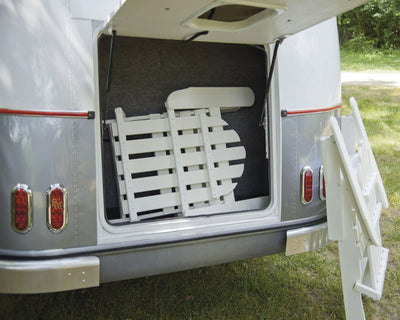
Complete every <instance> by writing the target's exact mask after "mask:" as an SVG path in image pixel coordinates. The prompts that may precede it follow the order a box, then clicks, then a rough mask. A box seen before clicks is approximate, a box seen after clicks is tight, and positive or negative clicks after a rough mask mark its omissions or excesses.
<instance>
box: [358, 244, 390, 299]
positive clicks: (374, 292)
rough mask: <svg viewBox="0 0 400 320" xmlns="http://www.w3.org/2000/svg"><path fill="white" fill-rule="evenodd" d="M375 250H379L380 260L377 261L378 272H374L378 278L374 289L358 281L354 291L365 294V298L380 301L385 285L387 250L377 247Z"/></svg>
mask: <svg viewBox="0 0 400 320" xmlns="http://www.w3.org/2000/svg"><path fill="white" fill-rule="evenodd" d="M377 249H378V250H380V259H379V265H378V270H377V271H376V274H377V275H378V277H377V279H376V282H375V284H374V287H373V288H371V287H370V286H367V285H365V284H363V283H361V282H359V281H357V282H356V283H355V285H354V289H355V290H357V291H358V292H360V293H362V294H365V295H366V296H368V297H370V298H372V299H374V300H380V299H381V298H382V292H383V285H384V283H385V273H386V267H387V262H388V257H389V249H386V248H383V247H377Z"/></svg>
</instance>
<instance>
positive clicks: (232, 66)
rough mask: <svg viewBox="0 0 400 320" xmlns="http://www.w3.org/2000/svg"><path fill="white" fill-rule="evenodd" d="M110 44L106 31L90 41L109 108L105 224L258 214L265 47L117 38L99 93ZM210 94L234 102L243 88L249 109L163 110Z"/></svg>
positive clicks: (262, 198) (262, 194)
mask: <svg viewBox="0 0 400 320" xmlns="http://www.w3.org/2000/svg"><path fill="white" fill-rule="evenodd" d="M110 42H111V37H110V36H105V35H103V36H101V37H100V38H99V40H98V58H99V60H98V61H99V88H100V106H101V108H102V110H104V108H105V105H106V104H108V108H107V110H108V111H107V115H106V123H107V126H106V128H107V129H106V130H105V132H104V136H103V142H102V150H103V153H102V157H103V179H104V202H105V212H106V219H107V221H108V222H109V223H111V224H117V225H119V224H123V225H125V224H129V223H138V222H140V221H154V220H160V219H176V218H180V217H190V216H199V215H215V214H224V213H228V212H242V211H249V210H260V209H264V208H266V207H267V206H268V205H269V203H270V179H269V176H270V174H269V170H270V167H269V160H268V159H267V156H266V154H267V153H268V151H269V150H266V146H267V145H268V144H267V143H266V133H265V129H264V127H263V126H262V125H260V122H261V117H262V114H263V109H264V106H265V104H266V81H267V80H266V74H267V72H266V63H267V57H266V53H265V51H264V48H263V47H262V46H252V45H243V44H224V43H206V42H189V43H185V42H183V41H177V40H158V39H148V38H135V37H120V36H118V37H117V39H116V44H115V48H114V57H113V69H112V82H111V87H110V91H109V94H108V97H107V92H106V91H107V90H106V82H107V74H108V65H109V55H110ZM188 88H190V89H188ZM184 89H188V90H184ZM193 90H194V91H193ZM202 90H205V91H202ZM213 90H216V92H217V96H218V94H220V96H222V98H223V101H224V99H225V97H226V99H227V100H231V101H232V103H233V104H234V103H235V102H236V100H238V99H239V100H241V98H242V96H245V95H246V94H248V93H249V92H251V94H253V95H254V96H253V99H254V103H252V102H253V101H251V106H243V107H242V108H233V109H232V108H224V107H229V106H224V105H221V106H220V107H221V108H214V107H213V106H212V107H203V106H201V107H199V106H197V107H194V108H193V106H191V105H190V103H189V105H188V107H187V108H186V107H185V106H177V107H172V106H169V108H168V109H167V107H166V106H168V102H170V105H171V104H172V102H171V101H173V100H174V99H175V98H176V99H175V100H174V101H175V102H176V101H177V100H179V98H181V97H183V98H186V97H187V95H188V94H189V96H190V97H192V96H193V94H194V95H196V93H197V92H200V94H199V96H200V99H202V98H201V97H204V95H209V94H208V93H210V92H211V93H212V92H214V91H213ZM229 90H232V91H229ZM204 92H205V93H206V94H204ZM231 92H232V95H231ZM235 94H236V95H238V96H237V98H238V99H236V98H235V97H234V95H235ZM251 94H250V95H251ZM229 98H230V99H229ZM210 99H211V98H210ZM243 99H244V100H246V99H247V98H246V97H244V98H243ZM107 100H108V103H107ZM167 100H168V102H167ZM194 100H196V99H194ZM211 100H212V99H211ZM248 100H249V101H250V100H251V98H248ZM238 103H239V102H238ZM239 104H240V103H239ZM249 104H250V103H249ZM118 114H119V118H120V119H119V120H118V119H116V118H118V117H116V115H118ZM189 122H193V123H196V124H195V125H193V126H190V125H189ZM175 126H178V127H176V128H175ZM179 126H183V129H182V127H179ZM139 127H140V128H142V129H140V128H139ZM138 128H139V129H138ZM213 139H214V140H213ZM122 140H123V141H122ZM177 141H178V142H177ZM179 141H180V142H179ZM196 141H198V142H196ZM213 141H214V142H213ZM157 144H158V146H157ZM216 158H218V159H219V160H218V159H217V160H215V159H216ZM189 159H192V160H189ZM193 159H195V160H193ZM190 161H192V162H190ZM139 167H140V168H141V169H138V168H139ZM209 168H210V169H209ZM238 172H239V173H238ZM190 179H194V180H193V181H191V180H190ZM127 180H129V181H127Z"/></svg>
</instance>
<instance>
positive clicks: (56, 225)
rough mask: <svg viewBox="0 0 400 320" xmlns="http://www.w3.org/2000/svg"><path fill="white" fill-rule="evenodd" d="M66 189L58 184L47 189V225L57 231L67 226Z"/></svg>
mask: <svg viewBox="0 0 400 320" xmlns="http://www.w3.org/2000/svg"><path fill="white" fill-rule="evenodd" d="M66 205H67V191H66V190H65V188H64V187H63V186H61V185H59V184H56V185H52V186H50V188H49V190H48V191H47V227H48V228H49V229H50V230H51V231H54V232H59V231H62V230H64V229H65V227H66V226H67V209H66Z"/></svg>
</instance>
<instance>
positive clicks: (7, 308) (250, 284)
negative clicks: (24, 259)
mask: <svg viewBox="0 0 400 320" xmlns="http://www.w3.org/2000/svg"><path fill="white" fill-rule="evenodd" d="M351 95H354V96H355V97H357V98H358V103H359V107H360V110H361V113H362V116H363V118H364V122H365V125H366V128H367V131H368V134H369V137H370V140H371V144H372V146H373V149H374V151H375V155H376V158H377V159H378V165H379V167H380V170H381V173H382V176H383V180H384V183H385V185H386V190H387V193H388V197H389V199H390V204H391V208H390V209H388V210H385V211H384V213H383V216H382V219H381V226H382V234H383V242H384V246H385V247H387V248H389V249H390V260H389V266H388V270H387V273H386V283H385V289H384V293H383V298H382V300H381V301H380V302H373V301H372V300H371V299H364V306H365V311H366V315H367V319H399V317H400V303H399V302H400V271H399V270H400V244H399V240H400V216H399V209H400V194H399V191H400V185H399V184H400V170H398V168H399V167H400V112H399V111H400V106H399V101H400V89H399V88H397V89H393V88H376V87H353V86H346V87H344V88H343V101H348V99H349V97H350V96H351ZM348 108H349V107H348V105H345V106H344V110H343V111H344V112H346V110H348ZM0 313H1V315H2V316H1V318H2V319H26V318H29V319H132V320H133V319H344V307H343V298H342V289H341V280H340V268H339V263H338V254H337V245H336V244H332V245H330V246H329V247H327V248H324V249H322V250H320V251H318V252H312V253H308V254H303V255H298V256H291V257H285V256H283V255H276V256H270V257H264V258H258V259H252V260H247V261H240V262H235V263H229V264H225V265H219V266H213V267H208V268H201V269H195V270H189V271H185V272H179V273H172V274H167V275H160V276H154V277H149V278H142V279H135V280H129V281H121V282H116V283H107V284H102V285H101V286H100V287H98V288H93V289H85V290H76V291H71V292H62V293H53V294H39V295H0Z"/></svg>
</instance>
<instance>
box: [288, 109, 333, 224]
mask: <svg viewBox="0 0 400 320" xmlns="http://www.w3.org/2000/svg"><path fill="white" fill-rule="evenodd" d="M334 113H335V111H329V112H321V113H311V114H307V115H296V116H288V117H284V118H282V145H283V148H282V150H283V152H282V167H283V172H284V174H283V175H282V220H293V219H300V218H305V217H308V216H312V215H315V214H317V213H322V212H325V201H322V200H321V199H320V196H319V191H320V188H319V187H320V184H319V182H320V180H319V172H320V170H319V169H320V167H321V165H322V160H321V145H320V138H321V137H323V136H326V135H329V133H330V128H329V118H330V117H331V116H332V114H334ZM305 166H309V167H310V168H311V169H312V170H313V172H314V174H313V198H312V200H311V202H310V203H308V204H303V203H302V202H301V172H302V169H303V168H304V167H305Z"/></svg>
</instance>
